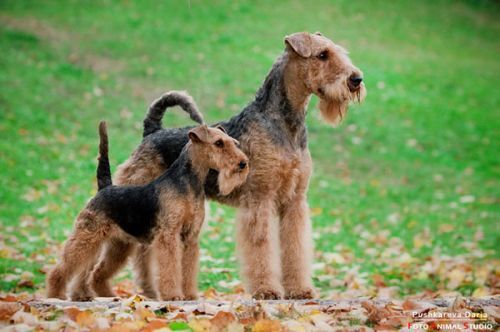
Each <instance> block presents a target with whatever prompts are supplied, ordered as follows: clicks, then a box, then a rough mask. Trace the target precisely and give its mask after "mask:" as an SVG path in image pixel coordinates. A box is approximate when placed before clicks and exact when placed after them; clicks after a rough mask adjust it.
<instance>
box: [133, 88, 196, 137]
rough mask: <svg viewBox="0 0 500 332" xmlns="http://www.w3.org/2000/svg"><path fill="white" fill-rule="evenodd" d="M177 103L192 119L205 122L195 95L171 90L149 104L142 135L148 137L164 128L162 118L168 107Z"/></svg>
mask: <svg viewBox="0 0 500 332" xmlns="http://www.w3.org/2000/svg"><path fill="white" fill-rule="evenodd" d="M177 105H179V106H180V107H181V108H182V109H183V110H184V111H185V112H187V113H188V114H189V116H190V118H191V120H193V121H196V122H198V123H199V124H203V116H202V115H201V113H200V111H199V110H198V106H197V105H196V103H195V102H194V99H193V97H191V96H190V95H189V94H187V93H186V92H184V91H169V92H167V93H165V94H164V95H163V96H161V97H160V98H158V99H156V100H155V101H154V102H153V103H152V104H151V106H149V111H148V115H147V116H146V118H145V119H144V131H143V133H142V137H146V136H148V135H151V134H152V133H154V132H155V131H158V130H160V129H161V128H162V126H161V119H162V118H163V114H165V111H166V110H167V108H169V107H172V106H177Z"/></svg>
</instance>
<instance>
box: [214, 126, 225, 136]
mask: <svg viewBox="0 0 500 332" xmlns="http://www.w3.org/2000/svg"><path fill="white" fill-rule="evenodd" d="M215 128H217V129H219V130H220V131H222V132H223V133H224V134H226V135H227V131H226V129H224V127H222V126H221V125H217V126H215Z"/></svg>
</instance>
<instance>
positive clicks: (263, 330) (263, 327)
mask: <svg viewBox="0 0 500 332" xmlns="http://www.w3.org/2000/svg"><path fill="white" fill-rule="evenodd" d="M252 331H253V332H274V331H281V324H280V322H279V321H278V320H269V319H262V320H259V321H258V322H257V323H255V325H254V326H253V329H252Z"/></svg>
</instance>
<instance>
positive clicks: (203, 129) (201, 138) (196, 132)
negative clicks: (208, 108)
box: [188, 124, 208, 143]
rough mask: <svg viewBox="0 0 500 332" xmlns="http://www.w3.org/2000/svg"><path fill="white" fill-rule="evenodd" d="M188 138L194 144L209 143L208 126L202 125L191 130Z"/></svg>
mask: <svg viewBox="0 0 500 332" xmlns="http://www.w3.org/2000/svg"><path fill="white" fill-rule="evenodd" d="M188 137H189V139H190V140H191V141H192V142H193V143H201V142H205V143H206V142H208V128H207V125H205V124H204V125H201V126H198V127H195V128H193V129H191V130H190V131H189V132H188Z"/></svg>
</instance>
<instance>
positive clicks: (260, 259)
mask: <svg viewBox="0 0 500 332" xmlns="http://www.w3.org/2000/svg"><path fill="white" fill-rule="evenodd" d="M273 217H275V210H274V206H273V202H272V201H266V202H261V203H259V204H255V205H252V206H250V207H242V208H240V209H239V210H238V217H237V219H238V221H237V237H238V238H237V245H238V251H239V253H240V256H241V260H242V262H241V266H242V274H243V278H244V279H245V282H246V283H247V285H246V286H247V290H248V291H249V292H250V293H251V294H252V296H253V297H254V298H256V299H279V298H281V297H282V294H283V290H282V287H281V284H280V266H279V251H278V242H279V240H278V238H277V234H276V232H273V229H274V228H276V227H273V226H276V225H273V224H272V223H273V222H275V221H276V220H274V219H275V218H273Z"/></svg>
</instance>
